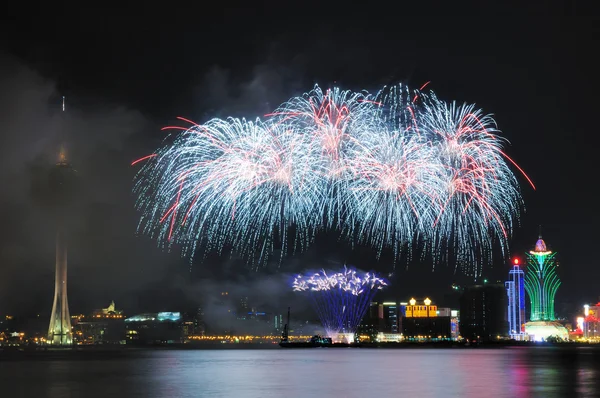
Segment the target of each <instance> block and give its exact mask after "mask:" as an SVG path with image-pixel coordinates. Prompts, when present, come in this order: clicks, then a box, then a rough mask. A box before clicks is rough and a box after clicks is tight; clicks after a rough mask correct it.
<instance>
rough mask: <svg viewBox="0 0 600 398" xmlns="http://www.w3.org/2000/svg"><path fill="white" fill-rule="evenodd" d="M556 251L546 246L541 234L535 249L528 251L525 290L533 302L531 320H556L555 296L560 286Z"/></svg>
mask: <svg viewBox="0 0 600 398" xmlns="http://www.w3.org/2000/svg"><path fill="white" fill-rule="evenodd" d="M555 256H556V253H553V252H552V251H550V250H548V249H547V248H546V243H545V242H544V240H543V239H542V236H541V235H540V236H539V239H538V241H537V242H536V244H535V250H532V251H530V252H529V253H527V263H528V264H527V274H525V290H526V291H527V295H528V296H529V301H530V303H531V316H530V317H529V319H530V320H531V321H554V320H555V319H556V318H555V314H554V296H556V291H557V290H558V287H559V286H560V280H559V279H558V276H557V275H556V262H555Z"/></svg>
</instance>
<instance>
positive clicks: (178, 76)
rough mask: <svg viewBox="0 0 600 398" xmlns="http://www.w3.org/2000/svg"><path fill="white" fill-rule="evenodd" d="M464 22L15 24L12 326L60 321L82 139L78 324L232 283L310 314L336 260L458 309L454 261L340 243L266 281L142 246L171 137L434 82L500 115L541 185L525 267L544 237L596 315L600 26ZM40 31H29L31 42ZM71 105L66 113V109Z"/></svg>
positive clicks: (75, 248)
mask: <svg viewBox="0 0 600 398" xmlns="http://www.w3.org/2000/svg"><path fill="white" fill-rule="evenodd" d="M246 11H247V10H237V11H232V10H229V11H227V10H223V13H227V12H230V14H227V15H228V19H229V24H230V26H234V25H235V26H236V27H238V28H241V29H243V28H244V27H248V26H249V25H250V26H251V25H253V24H255V23H257V21H260V19H259V17H258V16H256V15H254V16H253V17H252V18H253V19H250V20H249V19H248V18H247V16H246V15H245V12H246ZM155 17H158V16H155ZM262 21H263V22H265V23H266V21H268V16H265V17H264V19H263V20H262ZM449 22H451V21H446V24H444V23H438V20H437V19H435V20H434V19H431V20H429V22H428V23H427V24H426V26H425V27H424V26H422V23H421V22H419V21H415V22H413V23H410V22H407V23H406V24H404V25H402V26H398V27H396V28H391V27H382V26H378V25H377V26H376V27H374V28H373V29H369V28H368V27H366V26H364V27H363V29H364V31H360V32H358V33H357V32H356V30H355V29H358V28H355V27H351V26H348V27H345V28H339V29H336V28H335V27H333V26H330V27H327V28H323V29H321V30H318V31H311V30H307V29H302V30H298V31H297V32H296V31H295V30H294V27H293V26H289V27H287V29H284V28H283V27H282V26H280V25H282V23H277V24H275V23H274V24H273V25H270V26H269V27H268V28H267V27H265V28H264V30H261V31H258V30H254V31H252V33H249V34H247V35H239V34H235V32H227V29H225V28H224V25H223V24H222V23H221V22H219V21H211V20H209V21H207V22H206V23H203V24H202V27H201V28H199V29H198V30H197V31H195V32H191V31H189V30H185V29H183V28H179V27H177V25H175V24H171V25H169V23H168V22H164V23H161V24H160V26H155V25H153V24H149V23H148V22H142V21H131V22H130V23H128V24H123V23H115V24H110V23H107V21H106V20H105V19H104V17H102V16H94V15H89V16H86V18H82V19H81V20H79V19H74V20H71V21H69V22H68V23H66V24H65V25H61V29H57V28H56V26H54V27H53V26H52V25H45V24H39V25H38V24H36V25H33V26H30V25H27V27H25V26H23V25H24V24H23V23H22V21H19V20H16V19H15V20H14V21H10V22H8V23H6V24H4V25H3V26H2V28H1V29H2V32H3V35H4V36H5V38H4V39H3V42H2V43H1V44H2V46H1V47H0V62H2V64H3V65H4V66H5V67H4V68H3V70H2V73H1V74H0V84H1V87H2V88H3V89H2V90H1V91H0V109H1V110H2V112H3V114H4V117H3V118H2V121H0V127H2V131H3V132H2V135H1V141H0V148H1V149H0V150H1V151H2V156H1V157H0V161H1V162H2V167H1V170H2V172H0V182H1V183H2V185H3V186H4V187H6V188H5V189H4V190H3V192H2V194H0V204H1V208H0V222H2V224H3V225H4V226H5V228H3V231H2V232H1V236H0V267H1V268H0V270H1V272H2V274H1V275H2V276H1V277H0V314H4V313H11V314H14V315H20V314H30V315H34V314H38V313H42V314H46V313H47V314H48V316H49V313H50V310H51V304H52V294H53V290H52V289H53V286H54V251H53V249H54V233H53V227H52V222H51V214H50V212H49V211H48V210H47V208H46V207H45V204H44V200H45V197H44V195H43V194H40V192H39V191H38V190H37V187H38V185H39V184H40V179H42V180H43V178H44V173H45V170H48V169H49V168H51V167H52V165H53V164H54V163H55V161H56V160H55V157H56V155H57V151H58V146H59V144H60V142H62V141H64V140H66V141H67V142H68V154H69V155H68V156H69V158H70V159H71V161H72V164H73V166H74V168H75V169H77V170H78V173H79V179H80V180H81V185H82V186H81V191H80V193H79V194H78V197H77V204H76V206H74V210H73V214H72V215H73V217H72V220H71V222H72V228H73V229H72V237H71V241H70V244H69V293H68V295H69V304H70V308H71V313H72V314H75V313H86V312H89V311H91V310H92V309H95V308H101V307H105V306H107V305H108V303H110V301H111V300H115V302H116V304H117V306H118V307H121V308H123V309H124V310H125V311H126V312H127V313H128V315H133V314H134V313H137V312H143V311H148V310H151V309H155V310H156V311H159V310H169V309H172V308H173V307H186V306H193V305H195V304H197V303H199V302H202V301H206V300H208V297H209V296H210V294H212V293H213V292H217V291H219V290H220V289H221V288H222V286H229V289H231V290H232V291H239V292H240V294H254V295H255V296H256V297H255V300H256V301H258V302H265V303H268V302H272V301H277V300H279V299H281V298H282V297H285V298H286V299H289V300H293V295H290V287H289V284H288V285H286V284H285V283H286V281H287V279H288V278H289V275H292V274H294V273H297V272H302V271H304V270H306V269H320V268H323V267H325V268H327V264H329V263H330V262H334V263H337V264H340V265H343V264H344V263H347V264H351V265H353V266H355V267H356V268H358V269H363V270H375V271H377V272H379V273H381V274H382V275H383V276H385V277H389V278H390V279H391V281H392V285H391V286H390V288H389V289H388V291H387V292H385V293H384V294H383V295H382V297H385V298H391V299H395V300H404V299H405V298H406V299H408V298H410V297H411V296H418V297H424V296H429V297H430V298H431V299H432V300H433V301H434V302H435V303H439V304H440V305H444V302H443V301H444V300H445V298H444V296H445V295H446V294H450V293H451V285H452V284H453V283H458V284H466V283H469V282H470V281H472V280H470V279H468V278H465V277H464V276H463V275H461V273H460V271H459V272H457V273H455V272H454V265H453V264H449V265H438V266H436V267H435V268H433V267H432V266H431V264H428V263H427V264H418V261H413V262H411V263H410V264H408V269H406V267H407V264H404V263H399V264H396V266H395V268H394V267H393V264H392V263H391V261H390V260H389V257H390V256H389V255H387V256H386V255H384V256H383V257H382V260H381V261H378V260H377V258H376V255H375V254H376V253H375V251H374V250H372V249H369V248H359V249H358V250H354V251H351V250H349V245H348V244H347V243H344V242H337V240H336V236H333V235H332V236H331V237H330V238H328V239H326V240H325V241H324V242H318V243H317V244H316V245H315V247H314V248H311V249H310V250H309V251H307V252H306V253H304V254H303V255H296V256H293V257H292V258H289V259H286V260H285V261H283V262H282V263H281V264H279V263H278V262H277V261H275V262H273V263H272V264H270V265H269V266H268V267H267V268H266V269H264V270H260V271H259V272H256V271H252V270H248V269H247V268H245V267H244V264H243V263H242V262H240V261H239V260H238V259H236V258H230V257H228V256H224V257H221V258H219V257H218V256H213V255H211V256H209V258H208V260H207V261H206V262H204V263H203V264H199V263H195V264H193V265H192V266H191V271H190V263H189V261H188V259H186V258H181V257H180V256H179V253H177V251H174V252H172V253H167V252H164V251H162V250H160V249H159V248H157V245H156V242H155V241H153V240H152V239H150V238H148V237H144V236H137V234H136V226H137V222H138V217H139V214H137V213H136V211H135V210H134V207H133V203H134V197H133V195H132V194H131V184H132V180H133V176H134V174H135V172H136V170H137V169H136V168H135V167H131V166H130V164H131V162H132V161H133V160H135V159H137V158H139V157H142V156H144V155H146V154H149V153H152V152H153V151H154V150H155V149H157V148H158V147H159V146H160V144H161V141H162V140H163V138H164V137H165V133H164V132H163V131H161V130H160V129H161V127H163V126H165V125H171V124H174V123H175V118H176V117H177V116H183V117H186V118H190V119H192V120H195V121H197V122H203V121H206V120H208V119H209V118H211V117H225V116H229V115H231V116H239V117H247V118H250V119H252V118H254V117H256V116H262V115H263V114H264V113H265V112H267V111H269V110H272V109H273V108H274V107H276V106H277V105H278V104H280V103H281V102H283V101H284V100H286V99H287V98H289V97H291V96H293V95H298V94H301V93H303V92H306V91H309V90H310V89H311V88H312V86H313V85H314V84H315V83H319V85H320V86H321V87H331V86H334V85H335V86H340V87H343V88H345V89H355V90H360V89H368V90H370V91H374V90H376V89H377V88H379V87H381V86H382V85H385V84H393V83H400V82H401V83H407V84H409V85H410V86H420V85H421V84H423V83H424V82H427V81H431V86H430V87H431V88H432V89H433V91H434V92H436V94H437V95H438V96H439V97H440V98H443V99H446V100H456V101H457V102H459V103H462V102H467V103H476V104H477V106H478V107H481V108H482V109H483V110H484V111H485V112H486V113H493V114H494V116H495V118H496V120H497V122H498V126H499V129H500V130H501V131H502V136H503V137H505V138H507V139H508V141H509V144H507V146H506V148H505V149H506V152H507V153H508V154H509V155H510V156H511V158H513V159H514V160H515V161H516V162H517V163H518V164H519V165H520V166H521V167H522V168H523V169H524V170H525V171H526V172H527V174H528V175H529V176H530V177H531V178H532V180H533V181H534V183H535V185H536V188H537V189H536V190H533V189H532V188H531V187H530V186H528V185H527V181H526V180H525V179H524V178H522V177H521V176H520V175H519V172H518V170H516V169H513V170H514V172H515V174H516V175H517V178H518V179H519V182H520V184H521V189H522V194H523V198H524V202H525V208H526V210H525V212H524V213H523V215H522V217H521V220H520V225H519V226H517V228H516V230H515V231H514V235H513V238H512V239H511V241H510V243H511V245H510V254H511V255H516V256H518V257H520V258H521V259H524V252H525V251H528V250H530V249H531V248H533V246H534V245H535V242H536V240H537V238H538V226H539V225H542V235H543V238H544V240H545V241H546V243H547V244H548V246H549V247H550V248H551V249H552V250H554V251H557V252H558V258H559V261H560V267H559V270H558V274H559V276H560V278H561V280H562V285H561V287H560V288H559V290H558V294H557V303H558V304H557V311H562V312H563V315H570V312H571V311H574V310H576V309H578V308H581V306H582V305H583V304H585V303H592V302H596V301H597V300H598V297H599V295H600V291H598V289H597V286H596V283H595V279H594V278H593V277H592V276H593V275H595V271H594V262H595V254H594V251H593V249H594V247H595V242H596V241H597V240H598V238H599V236H598V231H597V229H596V228H595V225H596V222H597V215H596V212H595V208H596V206H595V201H596V200H595V199H596V196H595V195H594V193H595V191H593V189H594V180H593V177H592V176H593V175H594V174H595V173H594V171H595V170H596V169H597V167H598V166H597V165H596V164H595V163H596V162H595V157H596V154H595V152H596V145H595V144H596V142H597V140H598V139H597V137H596V136H595V135H593V134H594V133H593V132H594V129H595V128H596V123H594V120H593V118H594V115H595V114H594V111H595V109H596V107H595V104H596V102H597V100H596V99H595V98H596V89H597V88H598V83H599V82H600V79H598V77H597V74H596V73H595V71H596V70H598V67H599V66H600V64H599V61H598V60H597V59H596V58H595V57H594V54H593V51H590V49H592V48H594V47H593V46H594V44H595V43H596V42H597V38H598V37H599V36H598V33H599V32H598V30H599V29H600V28H599V27H598V26H600V25H598V24H597V23H596V21H594V20H592V19H591V18H590V19H583V18H581V19H577V20H575V19H569V18H550V17H548V18H534V19H531V20H527V21H523V20H519V21H516V22H514V23H511V24H510V29H508V28H506V27H505V28H504V29H501V30H499V29H496V28H495V27H493V26H488V27H487V28H481V27H477V29H476V32H470V31H469V29H468V27H466V26H462V27H456V26H455V25H454V26H453V24H451V23H449ZM53 23H54V22H53ZM291 25H293V24H291ZM26 30H27V31H28V33H29V34H21V33H22V32H25V31H26ZM65 31H67V32H69V34H64V32H65ZM450 33H451V35H450V37H448V36H446V35H448V34H450ZM9 36H11V37H12V39H9V38H8V37H9ZM215 37H218V40H215V39H214V38H215ZM62 95H65V96H66V97H67V113H68V115H66V117H65V115H62V114H61V112H60V98H61V96H62ZM590 179H591V181H590ZM508 270H509V259H508V258H507V259H502V258H501V256H500V253H499V252H497V253H496V256H495V260H494V263H493V264H491V265H490V266H489V267H486V268H485V269H484V274H483V277H482V278H481V279H484V278H486V279H490V280H496V279H500V280H502V281H504V280H505V279H506V278H507V277H508ZM241 292H244V293H241ZM296 299H297V298H296ZM280 304H281V306H282V307H283V308H285V307H287V305H288V304H287V303H280ZM298 305H302V304H298ZM306 305H307V306H308V303H306ZM561 305H562V306H561ZM566 312H569V313H568V314H567V313H566Z"/></svg>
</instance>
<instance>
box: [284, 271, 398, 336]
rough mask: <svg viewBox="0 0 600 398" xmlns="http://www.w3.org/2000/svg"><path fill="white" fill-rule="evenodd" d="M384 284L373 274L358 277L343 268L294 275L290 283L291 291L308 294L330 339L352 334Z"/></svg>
mask: <svg viewBox="0 0 600 398" xmlns="http://www.w3.org/2000/svg"><path fill="white" fill-rule="evenodd" d="M385 286H387V282H386V281H385V280H384V279H382V278H379V277H378V276H377V275H376V274H374V273H368V272H367V273H364V274H360V273H358V272H357V271H356V270H353V269H349V268H347V267H344V270H343V271H341V272H337V273H327V272H326V271H325V270H323V271H321V272H317V273H315V274H313V275H310V276H303V275H298V276H296V278H295V279H294V282H293V283H292V289H293V290H294V291H295V292H308V293H309V294H310V295H311V297H312V298H313V303H314V305H315V309H316V311H317V314H318V316H319V319H320V320H321V323H322V324H323V327H324V328H325V331H326V333H327V335H328V336H330V337H337V335H338V334H339V333H344V334H354V333H355V332H356V329H357V327H358V325H359V324H360V322H361V320H362V319H363V317H364V316H365V314H366V312H367V309H368V308H369V305H370V304H371V301H372V299H373V297H374V296H375V294H376V293H377V291H379V290H381V289H383V288H384V287H385Z"/></svg>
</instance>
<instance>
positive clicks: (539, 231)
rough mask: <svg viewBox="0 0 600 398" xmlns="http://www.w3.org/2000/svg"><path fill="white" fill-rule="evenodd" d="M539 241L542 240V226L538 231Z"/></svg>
mask: <svg viewBox="0 0 600 398" xmlns="http://www.w3.org/2000/svg"><path fill="white" fill-rule="evenodd" d="M538 239H542V224H540V225H539V229H538Z"/></svg>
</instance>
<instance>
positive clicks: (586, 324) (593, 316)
mask: <svg viewBox="0 0 600 398" xmlns="http://www.w3.org/2000/svg"><path fill="white" fill-rule="evenodd" d="M583 308H584V317H583V320H582V322H581V323H582V325H581V329H582V331H583V337H584V338H586V339H589V340H592V341H598V340H599V339H600V303H598V304H594V305H589V304H586V305H584V306H583Z"/></svg>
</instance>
